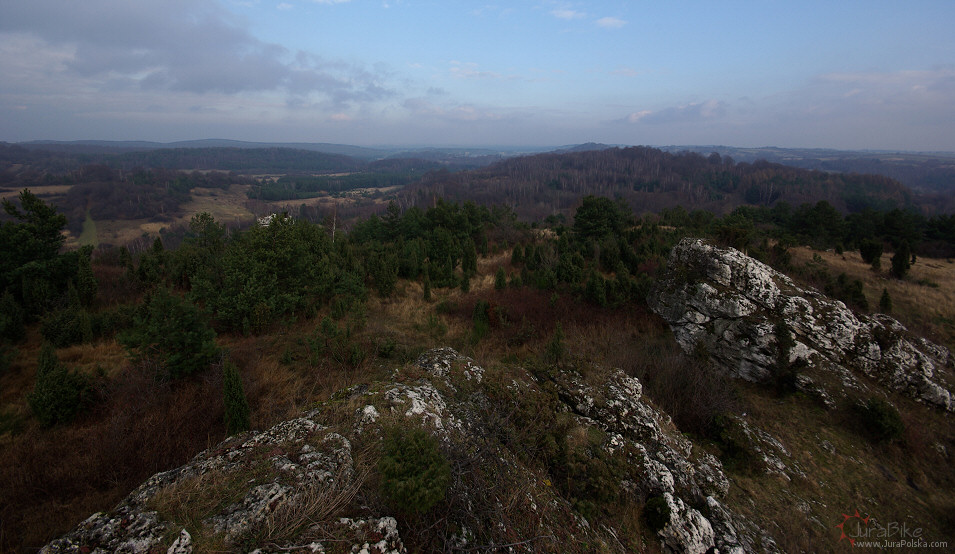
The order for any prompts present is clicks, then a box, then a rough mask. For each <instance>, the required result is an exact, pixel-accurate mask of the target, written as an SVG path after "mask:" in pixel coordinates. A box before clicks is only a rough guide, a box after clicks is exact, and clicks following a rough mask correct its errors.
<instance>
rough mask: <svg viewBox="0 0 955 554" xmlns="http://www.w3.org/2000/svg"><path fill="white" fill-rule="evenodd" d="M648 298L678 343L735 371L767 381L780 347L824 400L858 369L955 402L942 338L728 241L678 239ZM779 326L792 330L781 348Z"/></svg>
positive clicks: (933, 399)
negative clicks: (849, 300) (831, 294)
mask: <svg viewBox="0 0 955 554" xmlns="http://www.w3.org/2000/svg"><path fill="white" fill-rule="evenodd" d="M649 301H650V305H651V308H652V309H653V310H654V311H655V312H656V313H658V314H659V315H661V316H662V317H663V318H664V319H665V320H666V321H667V322H668V323H669V324H670V327H671V328H672V329H673V332H674V334H675V335H676V339H677V341H678V342H679V343H680V345H681V347H682V348H683V349H684V351H687V352H693V351H695V350H697V349H703V350H704V351H705V352H706V353H708V354H709V355H710V357H711V358H712V359H713V360H714V361H715V362H716V363H717V364H718V365H719V366H720V367H722V368H723V369H724V370H725V371H726V372H728V373H729V374H731V375H733V376H736V377H740V378H742V379H746V380H749V381H754V382H761V381H767V380H769V379H771V378H772V377H773V376H774V372H775V371H777V369H778V368H779V367H780V358H781V357H782V358H786V362H788V364H797V366H798V367H801V368H803V369H802V370H800V371H799V375H798V376H797V377H796V379H797V383H798V385H799V387H801V388H802V389H804V390H806V391H808V392H811V393H814V394H817V395H819V396H820V397H821V398H822V399H823V401H824V402H826V403H827V404H832V402H833V400H832V395H833V394H837V395H838V394H841V393H842V392H844V391H845V390H846V389H852V388H855V389H865V388H866V385H865V382H864V380H862V379H860V378H859V377H860V375H865V376H868V377H870V378H872V379H875V380H876V381H878V382H880V383H881V384H883V385H885V386H887V387H890V388H892V389H895V390H898V391H901V392H903V393H905V394H907V395H910V396H912V397H914V398H917V399H919V400H921V401H923V402H925V403H927V404H930V405H933V406H936V407H938V408H940V409H943V410H947V411H952V410H953V409H955V405H953V398H952V393H951V392H950V388H949V385H948V384H947V383H946V381H945V380H946V378H947V375H946V372H947V371H948V370H949V369H950V368H951V365H952V358H951V356H950V354H949V352H948V350H947V349H946V348H944V347H942V346H939V345H936V344H932V343H931V342H929V341H927V340H925V339H923V338H919V337H915V336H913V335H911V334H910V333H908V331H907V330H906V329H905V327H903V326H902V325H901V324H900V323H899V322H898V321H896V320H894V319H892V318H891V317H888V316H886V315H872V316H867V315H857V314H855V313H853V312H852V310H850V309H849V308H847V307H846V305H845V304H843V303H842V302H840V301H838V300H833V299H830V298H827V297H826V296H824V295H822V294H820V293H819V292H817V291H815V290H813V289H809V288H805V289H804V288H800V287H798V286H797V285H796V284H795V283H794V282H793V281H792V280H791V279H790V278H789V277H787V276H786V275H783V274H781V273H779V272H777V271H775V270H773V269H772V268H770V267H769V266H767V265H765V264H763V263H761V262H759V261H757V260H754V259H752V258H750V257H748V256H746V255H744V254H743V253H741V252H739V251H738V250H735V249H733V248H718V247H716V246H713V245H711V244H708V243H707V242H705V241H703V240H700V239H690V238H687V239H683V240H682V241H681V242H680V243H679V244H678V245H677V246H676V247H674V248H673V250H672V252H671V253H670V257H669V260H668V262H667V269H666V273H665V275H664V276H663V278H662V279H661V280H660V281H659V283H658V285H657V287H656V289H655V290H654V291H653V292H652V293H651V295H650V298H649ZM781 329H783V330H785V331H783V332H790V333H791V336H792V338H793V342H792V345H791V347H790V348H788V349H787V350H788V355H786V353H785V352H783V355H782V356H780V351H781V348H780V346H781V345H785V344H786V341H785V340H783V341H781V340H780V337H779V336H777V335H779V334H780V330H781ZM783 348H786V346H783ZM833 385H834V386H833Z"/></svg>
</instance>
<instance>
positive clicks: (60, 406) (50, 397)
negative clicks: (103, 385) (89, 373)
mask: <svg viewBox="0 0 955 554" xmlns="http://www.w3.org/2000/svg"><path fill="white" fill-rule="evenodd" d="M88 391H89V381H88V380H87V378H86V377H84V376H83V375H81V374H79V373H77V372H75V371H71V370H69V369H67V368H66V367H64V366H63V365H62V364H60V361H59V359H58V358H57V357H56V350H54V348H53V345H51V344H49V343H44V344H43V346H42V347H41V348H40V356H39V358H38V359H37V372H36V384H35V385H34V387H33V392H31V393H30V394H29V395H28V396H27V402H28V403H29V405H30V409H31V410H32V411H33V414H34V415H35V416H36V418H37V419H38V420H39V421H40V424H41V425H43V426H44V427H50V426H53V425H56V424H58V423H69V422H71V421H73V419H74V418H75V417H76V415H77V414H78V413H79V412H80V410H81V409H82V407H83V404H85V402H86V397H87V393H88Z"/></svg>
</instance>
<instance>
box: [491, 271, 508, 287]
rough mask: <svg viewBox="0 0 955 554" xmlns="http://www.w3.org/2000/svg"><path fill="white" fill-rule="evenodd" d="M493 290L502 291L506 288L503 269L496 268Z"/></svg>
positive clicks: (505, 277) (505, 276)
mask: <svg viewBox="0 0 955 554" xmlns="http://www.w3.org/2000/svg"><path fill="white" fill-rule="evenodd" d="M494 288H495V289H496V290H504V289H505V288H507V275H505V274H504V268H503V267H499V268H497V273H495V274H494Z"/></svg>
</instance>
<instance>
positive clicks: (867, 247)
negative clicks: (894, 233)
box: [859, 239, 882, 269]
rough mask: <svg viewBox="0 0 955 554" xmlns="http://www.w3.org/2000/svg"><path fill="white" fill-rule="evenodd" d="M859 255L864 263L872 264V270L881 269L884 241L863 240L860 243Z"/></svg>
mask: <svg viewBox="0 0 955 554" xmlns="http://www.w3.org/2000/svg"><path fill="white" fill-rule="evenodd" d="M859 254H860V255H861V256H862V261H863V262H865V263H867V264H870V265H871V266H872V269H879V265H880V259H881V257H882V241H881V240H877V239H863V240H862V242H860V243H859Z"/></svg>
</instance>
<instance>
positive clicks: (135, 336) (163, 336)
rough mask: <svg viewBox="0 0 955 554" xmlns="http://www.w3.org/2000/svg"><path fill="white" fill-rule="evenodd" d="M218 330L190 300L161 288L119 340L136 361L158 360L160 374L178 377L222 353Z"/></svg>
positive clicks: (153, 294) (207, 362) (144, 304)
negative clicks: (216, 331)
mask: <svg viewBox="0 0 955 554" xmlns="http://www.w3.org/2000/svg"><path fill="white" fill-rule="evenodd" d="M215 336H216V334H215V331H213V330H212V328H211V327H209V324H208V323H207V322H206V321H205V319H204V318H203V317H202V314H201V313H200V312H199V309H198V308H197V307H196V306H195V305H194V304H193V303H192V302H189V301H188V300H185V299H183V298H180V297H179V296H176V295H175V294H173V293H172V292H171V291H169V290H167V289H165V288H160V289H157V290H156V291H155V292H153V293H152V294H151V295H150V296H148V297H147V298H146V299H145V301H144V302H143V305H142V307H141V308H140V311H139V313H138V314H136V317H135V324H134V326H133V328H131V329H129V330H127V331H125V332H124V333H122V335H121V336H120V342H122V344H123V346H124V347H125V348H126V349H127V350H128V351H129V353H130V356H131V357H132V358H133V360H134V361H146V360H149V361H152V362H158V363H159V365H160V366H161V367H162V368H163V373H161V374H159V375H157V377H158V378H160V379H164V378H167V377H168V378H173V379H175V378H178V377H183V376H186V375H190V374H192V373H195V372H197V371H200V370H202V369H205V368H207V367H209V365H210V364H211V363H212V362H213V361H215V358H216V357H217V356H218V355H219V348H218V347H217V346H216V343H215Z"/></svg>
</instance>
